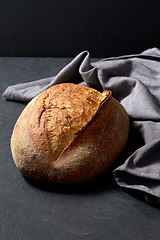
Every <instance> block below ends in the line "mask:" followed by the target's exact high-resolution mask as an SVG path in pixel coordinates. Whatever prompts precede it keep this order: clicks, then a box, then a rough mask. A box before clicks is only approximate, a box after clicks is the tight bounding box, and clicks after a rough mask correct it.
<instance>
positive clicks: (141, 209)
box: [0, 57, 160, 240]
mask: <svg viewBox="0 0 160 240" xmlns="http://www.w3.org/2000/svg"><path fill="white" fill-rule="evenodd" d="M70 60H71V59H69V58H68V59H66V58H2V57H1V58H0V86H1V87H0V94H1V95H2V93H3V91H4V90H5V89H6V88H7V87H8V86H9V85H12V84H17V83H22V82H27V81H33V80H37V79H40V78H45V77H51V76H53V75H56V74H57V73H58V72H59V71H60V70H61V69H62V68H63V67H64V66H65V65H66V64H67V63H68V62H69V61H70ZM93 61H94V59H93ZM0 101H1V102H0V239H1V240H46V239H47V240H53V239H54V240H72V239H73V240H75V239H78V240H82V239H87V240H91V239H92V240H101V239H104V240H105V239H107V240H112V239H113V240H121V239H122V240H150V239H152V240H159V239H160V209H159V208H155V207H153V206H150V205H148V204H147V203H145V201H143V200H142V199H140V198H138V197H136V196H135V195H134V196H133V195H131V194H128V193H127V192H124V191H123V190H122V189H121V188H120V187H119V186H117V184H116V183H115V181H114V179H113V177H112V173H111V171H108V172H107V173H105V174H104V175H103V176H101V177H100V178H98V179H96V180H95V181H93V182H91V183H88V184H83V185H60V184H58V185H57V184H48V183H42V182H36V181H33V180H29V179H26V178H24V177H23V176H22V175H21V174H20V172H19V171H18V170H17V168H16V166H15V165H14V162H13V159H12V155H11V150H10V137H11V134H12V130H13V127H14V124H15V122H16V120H17V118H18V116H19V115H20V113H21V112H22V110H23V109H24V107H25V106H26V104H25V103H20V102H13V101H7V100H4V99H3V98H2V97H1V98H0Z"/></svg>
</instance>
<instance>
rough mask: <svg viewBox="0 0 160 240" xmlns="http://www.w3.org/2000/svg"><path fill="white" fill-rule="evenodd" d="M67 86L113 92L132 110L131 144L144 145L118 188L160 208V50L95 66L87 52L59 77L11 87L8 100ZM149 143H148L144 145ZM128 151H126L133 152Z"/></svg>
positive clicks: (126, 161)
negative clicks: (132, 135)
mask: <svg viewBox="0 0 160 240" xmlns="http://www.w3.org/2000/svg"><path fill="white" fill-rule="evenodd" d="M64 82H72V83H76V84H83V85H86V86H88V87H92V88H95V89H97V90H99V91H103V90H104V89H107V90H111V91H112V94H113V96H114V97H115V98H117V99H118V100H119V101H120V102H121V104H122V105H123V106H124V108H125V109H126V111H127V113H128V115H129V117H130V119H131V125H132V127H133V128H134V129H135V130H136V131H137V132H138V135H135V136H136V137H133V138H132V139H131V140H130V141H129V142H128V144H130V146H132V145H135V142H138V141H139V139H138V136H140V137H141V138H142V140H143V141H141V144H140V145H136V149H134V151H133V152H132V153H130V155H129V156H128V155H127V154H126V155H125V156H127V157H126V158H125V157H123V162H122V163H121V164H120V165H118V167H115V169H114V170H113V176H114V178H115V181H116V182H117V184H118V185H119V186H120V187H122V188H124V189H129V190H131V191H132V190H133V191H137V192H138V193H140V194H142V195H143V196H144V198H145V200H146V201H147V202H148V203H150V204H156V205H157V204H160V50H159V49H158V48H151V49H147V50H146V51H144V52H142V53H140V54H132V55H125V56H119V57H111V58H106V59H102V60H100V61H97V62H94V63H91V60H90V53H89V52H88V51H84V52H81V53H80V54H79V55H77V56H76V57H75V58H74V59H73V60H72V61H71V62H70V63H69V64H68V65H66V66H65V67H64V68H63V69H62V70H61V71H60V72H59V73H58V74H57V75H56V76H51V77H50V78H45V79H40V80H37V81H33V82H29V83H23V84H17V85H13V86H9V87H8V88H7V89H6V91H5V92H4V94H3V97H4V98H6V99H10V100H15V101H25V102H29V101H30V100H31V99H32V98H34V97H35V96H36V95H38V94H40V93H41V92H43V91H44V90H46V89H47V88H49V87H51V86H53V85H55V84H59V83H64ZM142 142H143V143H142ZM128 146H129V145H127V147H126V148H125V149H124V151H126V152H127V151H128Z"/></svg>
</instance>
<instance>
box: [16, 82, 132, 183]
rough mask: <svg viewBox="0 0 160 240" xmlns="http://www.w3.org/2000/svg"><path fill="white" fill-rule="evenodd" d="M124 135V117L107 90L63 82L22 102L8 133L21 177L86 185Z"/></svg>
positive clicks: (120, 145) (107, 163)
mask: <svg viewBox="0 0 160 240" xmlns="http://www.w3.org/2000/svg"><path fill="white" fill-rule="evenodd" d="M128 133H129V118H128V115H127V113H126V111H125V109H124V108H123V106H122V105H121V104H120V103H119V102H118V101H117V100H116V99H115V98H113V97H112V93H111V91H106V90H105V91H104V92H103V93H100V92H98V91H96V90H94V89H92V88H89V87H85V86H82V85H76V84H72V83H63V84H58V85H55V86H53V87H51V88H49V89H47V90H46V91H44V92H43V93H41V94H40V95H39V96H37V97H35V98H34V99H33V100H31V101H30V102H29V103H28V105H27V106H26V107H25V109H24V110H23V112H22V113H21V115H20V117H19V118H18V120H17V122H16V124H15V127H14V129H13V133H12V137H11V150H12V155H13V159H14V162H15V164H16V166H17V168H18V169H19V170H20V172H21V173H22V174H23V175H24V176H26V177H29V178H33V179H37V180H41V181H50V182H61V183H67V182H68V183H80V182H88V181H91V180H92V179H94V178H95V177H96V176H98V175H100V174H102V173H104V172H105V171H106V170H107V169H108V168H109V167H110V165H111V164H112V163H113V162H114V161H115V160H116V159H117V157H118V156H119V154H120V153H121V151H122V150H123V148H124V146H125V144H126V142H127V139H128Z"/></svg>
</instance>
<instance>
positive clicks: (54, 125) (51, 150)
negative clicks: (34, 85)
mask: <svg viewBox="0 0 160 240" xmlns="http://www.w3.org/2000/svg"><path fill="white" fill-rule="evenodd" d="M108 95H109V91H104V92H103V93H100V92H98V91H96V90H95V89H92V88H88V87H85V86H82V85H76V84H72V83H66V84H65V83H63V84H58V85H55V86H53V87H51V88H49V89H48V90H46V91H45V92H43V93H42V94H40V95H39V96H38V97H37V99H36V101H35V104H34V107H33V109H32V113H31V114H30V118H29V127H30V131H31V133H32V138H33V139H34V141H35V142H36V143H37V146H38V148H39V149H41V150H42V151H44V152H45V153H46V154H47V155H48V156H49V158H50V159H51V161H53V162H55V161H56V160H57V159H58V157H59V155H60V154H61V152H62V151H63V149H64V148H65V147H66V146H68V145H69V143H70V142H71V141H72V140H73V138H74V137H75V135H76V134H77V132H79V131H80V130H81V129H82V128H83V127H84V126H85V124H87V123H88V122H89V120H90V119H91V118H92V117H93V115H94V114H95V113H96V112H97V110H98V109H99V107H100V104H101V103H102V101H103V100H104V99H105V98H106V97H107V96H108Z"/></svg>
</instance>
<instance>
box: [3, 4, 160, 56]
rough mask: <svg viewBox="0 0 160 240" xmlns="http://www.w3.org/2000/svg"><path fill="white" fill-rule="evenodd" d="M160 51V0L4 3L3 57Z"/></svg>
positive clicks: (111, 54)
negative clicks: (86, 51)
mask: <svg viewBox="0 0 160 240" xmlns="http://www.w3.org/2000/svg"><path fill="white" fill-rule="evenodd" d="M151 47H160V1H159V0H134V1H131V0H23V1H22V0H14V1H13V0H0V56H40V57H42V56H43V57H52V56H53V57H74V56H75V55H77V54H78V53H79V52H81V51H83V50H88V51H89V52H90V53H91V56H92V57H108V56H117V55H122V54H131V53H139V52H141V51H143V50H146V49H147V48H151Z"/></svg>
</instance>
